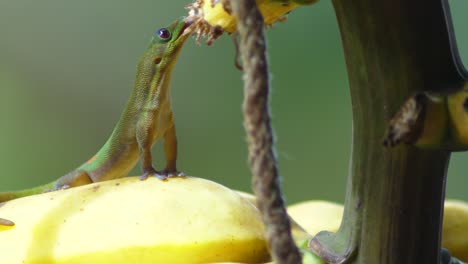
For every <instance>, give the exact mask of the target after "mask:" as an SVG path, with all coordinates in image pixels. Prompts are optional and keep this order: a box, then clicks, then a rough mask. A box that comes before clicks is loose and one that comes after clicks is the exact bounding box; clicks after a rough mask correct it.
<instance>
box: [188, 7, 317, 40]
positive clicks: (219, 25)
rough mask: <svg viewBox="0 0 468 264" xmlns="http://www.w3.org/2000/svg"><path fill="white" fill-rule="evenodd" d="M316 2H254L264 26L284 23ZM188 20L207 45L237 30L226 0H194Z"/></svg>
mask: <svg viewBox="0 0 468 264" xmlns="http://www.w3.org/2000/svg"><path fill="white" fill-rule="evenodd" d="M316 2H318V0H256V3H257V6H258V8H259V10H260V13H261V14H262V16H263V19H264V23H265V25H266V26H271V25H272V24H273V23H275V22H277V21H284V20H285V19H286V15H287V14H288V13H289V12H291V11H292V10H294V9H296V8H298V7H300V6H304V5H311V4H314V3H316ZM187 9H189V16H188V17H189V18H190V19H192V20H193V21H196V23H195V24H196V30H195V32H197V35H198V36H199V37H201V36H207V37H208V44H211V42H212V41H213V40H215V39H216V38H218V37H219V36H220V35H221V34H222V33H223V32H227V33H229V34H230V33H234V32H236V30H237V20H236V18H235V17H234V15H233V14H232V10H231V9H230V4H229V1H228V0H195V2H194V3H192V4H190V5H189V6H188V7H187Z"/></svg>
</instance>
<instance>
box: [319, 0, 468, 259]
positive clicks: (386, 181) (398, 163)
mask: <svg viewBox="0 0 468 264" xmlns="http://www.w3.org/2000/svg"><path fill="white" fill-rule="evenodd" d="M333 4H334V7H335V11H336V15H337V19H338V22H339V26H340V31H341V36H342V41H343V46H344V53H345V58H346V64H347V70H348V76H349V84H350V91H351V99H352V111H353V149H352V160H351V170H350V175H349V178H348V183H347V193H346V201H345V212H344V217H343V222H342V224H341V227H340V230H339V231H338V232H337V233H336V234H332V233H328V232H321V233H319V234H318V235H317V236H316V237H315V238H314V239H313V240H312V241H311V242H310V247H311V248H312V249H314V251H316V252H317V253H318V254H319V255H320V256H322V257H323V258H324V259H326V260H327V261H328V262H331V263H381V264H386V263H426V264H432V263H434V264H435V263H438V262H439V251H440V229H441V223H442V222H441V221H442V203H443V200H444V195H445V179H446V178H445V177H446V173H447V167H448V162H449V158H450V152H448V151H443V150H421V149H417V148H416V147H412V146H400V147H397V148H393V149H386V148H384V147H383V146H382V137H383V133H384V131H385V128H386V126H387V124H388V121H389V119H390V118H391V117H392V115H393V114H395V113H396V111H398V109H399V108H400V106H401V104H402V103H403V102H404V101H405V100H406V98H408V96H410V95H412V94H414V93H415V92H417V91H432V92H447V91H448V90H453V89H458V88H460V87H461V85H462V84H463V82H464V81H465V80H466V79H467V76H468V74H467V73H466V71H465V70H464V67H463V65H461V62H460V61H461V60H460V59H459V57H458V52H457V50H456V46H455V44H454V39H453V34H452V29H451V20H450V18H447V17H446V15H447V14H448V13H444V10H445V12H447V3H446V2H442V1H440V0H413V1H406V0H382V1H371V0H355V1H347V0H334V1H333Z"/></svg>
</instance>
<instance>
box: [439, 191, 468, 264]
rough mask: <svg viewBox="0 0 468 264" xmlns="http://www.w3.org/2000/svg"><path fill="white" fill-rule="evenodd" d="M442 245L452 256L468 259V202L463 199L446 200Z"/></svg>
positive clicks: (463, 259)
mask: <svg viewBox="0 0 468 264" xmlns="http://www.w3.org/2000/svg"><path fill="white" fill-rule="evenodd" d="M442 247H444V248H447V249H448V250H449V251H450V253H451V254H452V256H454V257H456V258H458V259H460V260H462V261H465V262H467V261H468V204H467V203H466V202H463V201H457V200H446V201H445V206H444V223H443V225H442Z"/></svg>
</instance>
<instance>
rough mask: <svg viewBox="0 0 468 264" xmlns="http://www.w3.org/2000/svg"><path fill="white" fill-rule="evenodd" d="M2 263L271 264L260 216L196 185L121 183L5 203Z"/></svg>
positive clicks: (214, 187)
mask: <svg viewBox="0 0 468 264" xmlns="http://www.w3.org/2000/svg"><path fill="white" fill-rule="evenodd" d="M0 215H1V216H2V217H5V218H7V219H11V220H13V221H14V222H15V224H16V225H15V226H14V227H13V228H10V229H8V230H0V251H1V252H2V254H0V263H7V264H10V263H11V264H16V263H25V264H28V263H41V264H42V263H67V264H73V263H93V264H100V263H112V264H119V263H143V264H144V263H174V264H176V263H210V262H222V261H234V262H246V263H263V262H267V261H269V253H268V251H267V245H266V241H265V239H264V226H263V224H262V222H261V219H260V215H259V212H258V210H257V209H256V208H255V207H254V206H253V205H252V204H251V203H250V202H247V201H246V200H245V199H243V198H241V197H240V196H239V195H238V194H237V193H235V192H234V191H231V190H229V189H227V188H225V187H223V186H221V185H219V184H216V183H214V182H211V181H208V180H203V179H198V178H190V177H188V178H173V179H169V180H168V181H164V182H163V181H160V180H157V179H155V178H150V179H147V180H146V181H140V180H138V179H137V178H124V179H118V180H112V181H106V182H101V183H96V184H91V185H86V186H82V187H76V188H71V189H68V190H64V191H56V192H50V193H45V194H40V195H35V196H30V197H25V198H21V199H17V200H13V201H10V202H7V203H6V204H4V205H3V206H2V207H0Z"/></svg>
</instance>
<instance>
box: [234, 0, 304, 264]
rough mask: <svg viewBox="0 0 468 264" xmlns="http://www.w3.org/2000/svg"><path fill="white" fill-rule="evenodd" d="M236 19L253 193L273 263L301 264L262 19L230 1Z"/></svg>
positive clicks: (247, 1) (250, 7)
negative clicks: (273, 114)
mask: <svg viewBox="0 0 468 264" xmlns="http://www.w3.org/2000/svg"><path fill="white" fill-rule="evenodd" d="M231 6H232V11H233V13H234V15H235V16H236V18H237V20H238V25H237V27H238V32H239V35H240V39H241V44H240V45H241V47H240V48H241V52H242V60H243V65H244V71H245V74H244V105H243V110H244V127H245V130H246V133H247V143H248V147H249V161H250V168H251V173H252V182H253V190H254V192H255V195H256V196H257V205H258V208H259V209H260V212H261V213H262V217H263V221H264V223H265V225H266V228H267V236H268V241H269V244H270V249H271V252H272V254H273V258H274V260H275V263H281V264H282V263H287V264H297V263H302V260H301V254H300V253H299V250H298V249H297V247H296V245H295V244H294V241H293V239H292V236H291V232H290V222H289V219H288V216H287V213H286V209H285V207H284V201H283V197H282V194H281V187H280V180H279V174H278V167H277V161H276V157H275V153H274V146H273V144H274V143H273V129H272V127H271V124H270V113H269V109H268V95H269V89H270V86H269V75H268V65H267V60H266V55H265V52H266V46H265V36H264V32H263V28H264V23H263V17H262V15H261V14H260V12H259V10H258V8H257V6H256V3H255V0H234V1H231Z"/></svg>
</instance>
